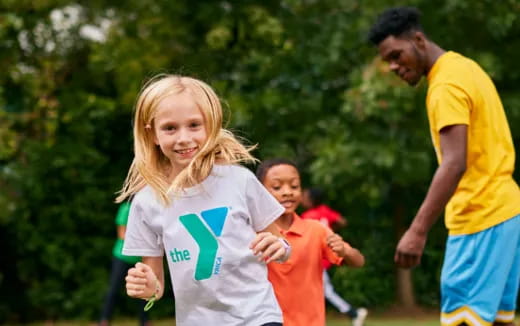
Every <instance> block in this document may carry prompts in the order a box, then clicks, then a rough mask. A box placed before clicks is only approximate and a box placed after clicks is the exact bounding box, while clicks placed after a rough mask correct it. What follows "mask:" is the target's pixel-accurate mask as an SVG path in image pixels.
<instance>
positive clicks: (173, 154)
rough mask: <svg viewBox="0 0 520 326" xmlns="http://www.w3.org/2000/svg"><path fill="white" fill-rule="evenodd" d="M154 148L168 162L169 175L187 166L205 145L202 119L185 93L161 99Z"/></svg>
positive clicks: (195, 106)
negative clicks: (169, 165)
mask: <svg viewBox="0 0 520 326" xmlns="http://www.w3.org/2000/svg"><path fill="white" fill-rule="evenodd" d="M154 135H155V144H156V145H159V147H160V148H161V151H162V152H163V154H164V155H165V156H166V157H167V158H168V159H169V160H170V163H171V166H172V173H173V175H177V174H178V173H179V172H180V171H181V170H182V169H184V168H185V167H186V166H188V164H189V163H190V162H191V160H192V159H193V157H195V155H196V154H197V153H198V152H199V150H200V149H201V148H202V147H203V146H204V144H205V143H206V141H207V138H208V136H207V132H206V127H205V121H204V116H203V115H202V113H201V111H200V109H199V108H198V107H197V104H196V103H195V101H194V100H193V98H192V95H191V94H190V93H189V92H182V93H180V94H176V95H170V96H168V97H166V98H165V99H163V100H162V101H161V102H160V103H159V105H158V107H157V111H156V113H155V117H154Z"/></svg>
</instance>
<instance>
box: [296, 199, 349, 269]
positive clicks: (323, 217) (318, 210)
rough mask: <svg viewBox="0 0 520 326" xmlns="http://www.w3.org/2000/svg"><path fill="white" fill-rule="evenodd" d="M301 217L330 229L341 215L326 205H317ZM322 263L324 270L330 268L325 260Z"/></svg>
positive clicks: (329, 264)
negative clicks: (315, 221)
mask: <svg viewBox="0 0 520 326" xmlns="http://www.w3.org/2000/svg"><path fill="white" fill-rule="evenodd" d="M301 217H302V218H303V219H310V220H317V221H320V222H321V223H322V224H324V225H326V226H327V227H329V228H331V226H332V224H333V223H334V222H337V221H339V219H340V217H341V214H340V213H339V212H337V211H335V210H333V209H332V208H330V207H329V206H327V205H319V206H316V207H314V208H311V209H309V210H307V211H305V212H303V213H302V215H301ZM322 263H323V268H324V269H329V268H330V267H331V266H332V264H331V263H330V262H329V261H328V260H325V259H324V260H323V261H322Z"/></svg>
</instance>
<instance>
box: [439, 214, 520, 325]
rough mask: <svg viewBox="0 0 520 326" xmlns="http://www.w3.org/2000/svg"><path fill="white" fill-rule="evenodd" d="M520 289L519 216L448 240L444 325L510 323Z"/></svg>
mask: <svg viewBox="0 0 520 326" xmlns="http://www.w3.org/2000/svg"><path fill="white" fill-rule="evenodd" d="M519 283H520V215H517V216H515V217H513V218H511V219H509V220H507V221H505V222H502V223H500V224H498V225H495V226H494V227H491V228H489V229H486V230H484V231H481V232H478V233H474V234H468V235H456V236H449V237H448V241H447V243H446V255H445V257H444V264H443V266H442V275H441V325H443V326H453V325H459V324H460V323H462V322H466V324H468V325H470V326H481V325H486V326H488V325H492V324H493V322H494V321H498V322H512V321H513V320H514V317H515V316H514V312H515V309H516V299H517V295H518V287H519Z"/></svg>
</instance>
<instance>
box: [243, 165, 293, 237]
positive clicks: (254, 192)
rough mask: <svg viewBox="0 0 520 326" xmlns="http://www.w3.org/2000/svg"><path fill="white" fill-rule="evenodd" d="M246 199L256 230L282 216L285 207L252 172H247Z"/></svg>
mask: <svg viewBox="0 0 520 326" xmlns="http://www.w3.org/2000/svg"><path fill="white" fill-rule="evenodd" d="M246 201H247V208H248V210H249V215H250V218H251V223H252V225H253V229H254V230H255V232H260V231H262V230H264V229H265V228H267V227H268V226H269V225H270V224H271V223H273V222H274V221H275V220H276V219H277V218H278V217H280V216H281V215H282V214H283V212H284V211H285V208H284V207H283V206H282V205H280V203H279V202H278V201H277V200H276V199H275V198H274V197H273V196H272V195H271V194H270V193H269V192H268V191H267V189H265V187H264V186H263V185H262V184H261V183H260V181H258V179H257V178H256V177H255V176H254V175H253V174H252V173H250V172H249V173H248V174H247V182H246Z"/></svg>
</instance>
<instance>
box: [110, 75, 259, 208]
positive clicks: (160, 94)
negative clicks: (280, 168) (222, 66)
mask: <svg viewBox="0 0 520 326" xmlns="http://www.w3.org/2000/svg"><path fill="white" fill-rule="evenodd" d="M183 92H190V94H191V96H192V98H193V100H194V101H195V103H196V104H197V106H198V108H199V110H200V111H201V113H202V115H203V117H204V125H205V128H206V133H207V140H206V143H205V144H204V145H203V146H202V148H201V149H200V150H199V152H198V153H197V154H196V155H195V157H194V158H193V160H192V161H191V162H190V164H189V165H188V166H187V167H186V168H185V169H183V170H182V171H181V172H180V173H179V174H178V175H177V176H176V177H175V178H174V179H173V182H171V184H170V183H169V182H168V171H169V169H170V166H171V165H170V162H169V160H168V159H167V157H166V156H165V155H164V154H163V153H162V151H161V149H160V147H159V146H157V145H156V144H155V142H154V116H155V112H156V110H157V106H158V104H159V103H160V102H161V101H162V100H163V99H165V98H166V97H168V96H171V95H177V94H181V93H183ZM222 115H223V114H222V105H221V103H220V100H219V98H218V96H217V95H216V94H215V92H214V91H213V89H212V88H211V87H210V86H209V85H207V84H206V83H204V82H202V81H200V80H197V79H195V78H191V77H186V76H178V75H166V74H162V75H158V76H156V77H154V78H152V79H151V80H150V81H148V82H147V83H146V84H145V85H144V86H143V88H142V90H141V92H140V93H139V96H138V98H137V103H136V106H135V116H134V159H133V162H132V164H131V166H130V170H129V171H128V175H127V177H126V180H125V182H124V184H123V188H122V189H121V190H120V191H119V192H118V194H119V195H118V196H117V198H116V202H122V201H124V200H125V199H127V198H129V197H131V196H132V195H133V194H135V193H136V192H138V191H139V190H140V189H142V188H143V187H144V186H146V185H150V186H151V187H152V189H153V190H154V191H155V193H156V194H157V195H158V197H159V198H160V199H161V200H162V201H163V203H164V204H166V205H167V204H170V196H169V194H170V193H171V192H173V193H179V192H180V191H181V190H182V189H184V188H187V187H191V186H194V185H196V184H198V183H200V182H202V181H203V180H204V179H205V178H207V177H208V176H209V174H210V173H211V169H212V168H213V165H214V164H215V163H219V164H236V163H241V162H251V163H252V162H256V159H255V158H254V157H253V156H252V155H251V153H250V151H251V150H253V149H254V148H255V147H256V146H251V147H246V146H244V145H242V144H241V143H240V141H239V140H237V139H236V138H235V136H234V135H233V133H232V132H230V131H229V130H226V129H224V128H223V127H222V123H223V121H222V120H223V118H222Z"/></svg>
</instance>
